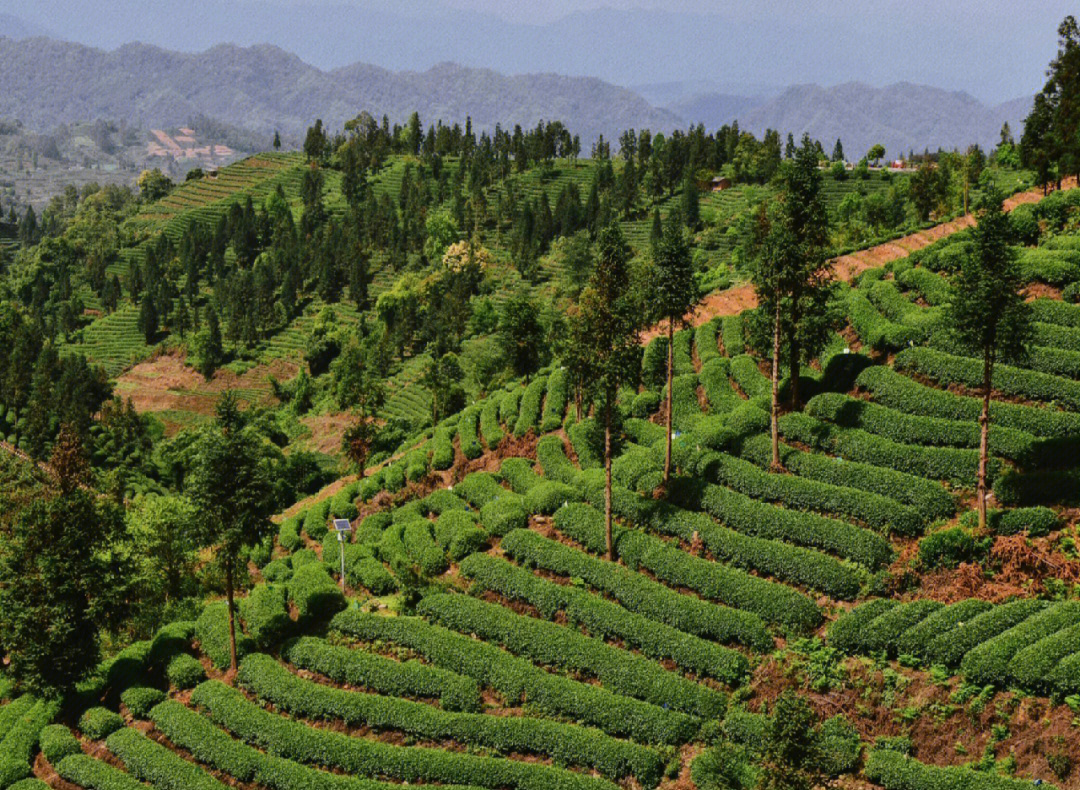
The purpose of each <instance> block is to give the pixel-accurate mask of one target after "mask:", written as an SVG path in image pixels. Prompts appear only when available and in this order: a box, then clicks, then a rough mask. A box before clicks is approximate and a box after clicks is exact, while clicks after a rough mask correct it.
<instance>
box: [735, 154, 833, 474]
mask: <svg viewBox="0 0 1080 790" xmlns="http://www.w3.org/2000/svg"><path fill="white" fill-rule="evenodd" d="M817 162H818V156H817V152H816V147H815V146H814V144H813V142H812V141H811V140H810V138H809V136H807V135H804V136H803V140H802V145H801V146H800V147H799V149H798V150H797V151H796V153H795V158H794V159H793V160H792V161H790V162H784V163H783V165H782V166H781V169H780V193H779V195H778V196H777V197H776V198H775V199H773V200H771V201H769V202H767V203H762V204H761V205H760V206H759V207H758V209H757V216H756V218H755V222H754V233H753V234H752V236H751V239H750V241H749V243H748V244H747V245H746V253H747V254H748V257H749V259H750V261H751V273H750V279H751V282H752V283H753V286H754V291H755V293H756V294H757V297H758V302H759V304H760V305H761V309H763V310H765V311H767V312H768V313H769V314H770V315H771V323H772V341H771V343H770V344H769V345H770V350H771V352H772V409H771V411H772V449H773V452H772V464H773V467H774V468H779V467H780V439H779V418H780V394H779V392H780V391H779V388H780V356H781V351H782V349H783V347H784V345H785V340H786V341H787V342H786V346H787V350H788V355H789V372H790V382H791V401H792V405H793V406H797V405H798V403H799V366H800V364H801V361H802V359H803V358H804V356H805V355H807V354H808V353H810V352H811V351H812V349H810V348H808V347H807V346H806V344H805V342H804V340H805V339H806V334H805V332H804V331H803V328H804V325H805V322H806V321H807V319H808V318H813V317H814V316H813V315H812V313H814V312H817V311H819V310H820V309H821V308H822V306H823V305H822V302H823V301H825V299H824V298H823V297H824V296H825V295H827V289H828V288H829V286H830V282H829V280H830V278H829V271H828V266H827V264H826V259H825V249H826V244H827V243H828V228H829V225H828V215H827V213H826V211H825V203H824V200H823V198H822V196H821V173H820V172H819V170H818V166H817Z"/></svg>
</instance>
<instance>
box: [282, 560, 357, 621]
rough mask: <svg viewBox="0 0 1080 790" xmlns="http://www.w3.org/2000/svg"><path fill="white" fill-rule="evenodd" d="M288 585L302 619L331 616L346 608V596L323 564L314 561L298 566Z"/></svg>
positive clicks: (291, 598)
mask: <svg viewBox="0 0 1080 790" xmlns="http://www.w3.org/2000/svg"><path fill="white" fill-rule="evenodd" d="M287 587H288V590H289V600H291V601H292V602H293V604H295V605H296V608H297V610H298V611H299V613H300V619H301V621H303V620H313V619H322V618H326V617H330V616H331V615H333V614H334V613H335V612H337V611H340V610H341V609H344V608H345V596H344V595H342V594H341V590H339V589H338V586H337V585H336V584H334V580H333V579H331V578H330V576H329V574H327V572H326V570H325V569H324V568H323V567H322V565H317V564H314V563H312V564H309V565H304V566H303V567H301V568H298V569H297V570H296V571H295V572H294V573H293V577H292V578H291V579H290V580H289V582H288V585H287Z"/></svg>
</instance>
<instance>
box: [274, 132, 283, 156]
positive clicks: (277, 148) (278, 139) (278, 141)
mask: <svg viewBox="0 0 1080 790" xmlns="http://www.w3.org/2000/svg"><path fill="white" fill-rule="evenodd" d="M274 150H275V151H280V150H281V135H280V134H278V132H277V130H276V129H275V130H274Z"/></svg>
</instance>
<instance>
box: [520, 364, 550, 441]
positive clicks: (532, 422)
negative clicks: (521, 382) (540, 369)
mask: <svg viewBox="0 0 1080 790" xmlns="http://www.w3.org/2000/svg"><path fill="white" fill-rule="evenodd" d="M546 389H547V379H546V378H545V377H543V376H537V377H536V378H534V379H533V380H532V381H531V382H530V383H529V385H528V386H527V387H526V388H525V394H524V395H522V396H521V406H520V407H519V409H518V416H517V421H516V422H515V423H514V436H517V437H521V436H524V435H525V434H527V433H528V432H529V431H534V430H536V427H537V425H538V423H539V422H540V408H541V406H542V405H543V400H544V391H545V390H546Z"/></svg>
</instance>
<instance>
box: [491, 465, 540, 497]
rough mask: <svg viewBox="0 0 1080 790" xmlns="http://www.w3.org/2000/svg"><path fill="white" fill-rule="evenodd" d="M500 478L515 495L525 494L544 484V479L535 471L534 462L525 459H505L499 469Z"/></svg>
mask: <svg viewBox="0 0 1080 790" xmlns="http://www.w3.org/2000/svg"><path fill="white" fill-rule="evenodd" d="M499 477H500V478H501V479H502V480H503V482H505V483H507V484H509V486H510V488H511V489H512V490H513V492H514V493H515V494H524V493H526V492H527V491H529V489H531V488H533V487H534V486H537V485H539V484H540V483H541V482H543V478H542V477H540V475H538V474H536V472H534V471H533V465H532V462H531V461H529V460H527V459H525V458H507V459H505V460H504V461H503V462H502V465H501V466H500V467H499Z"/></svg>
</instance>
